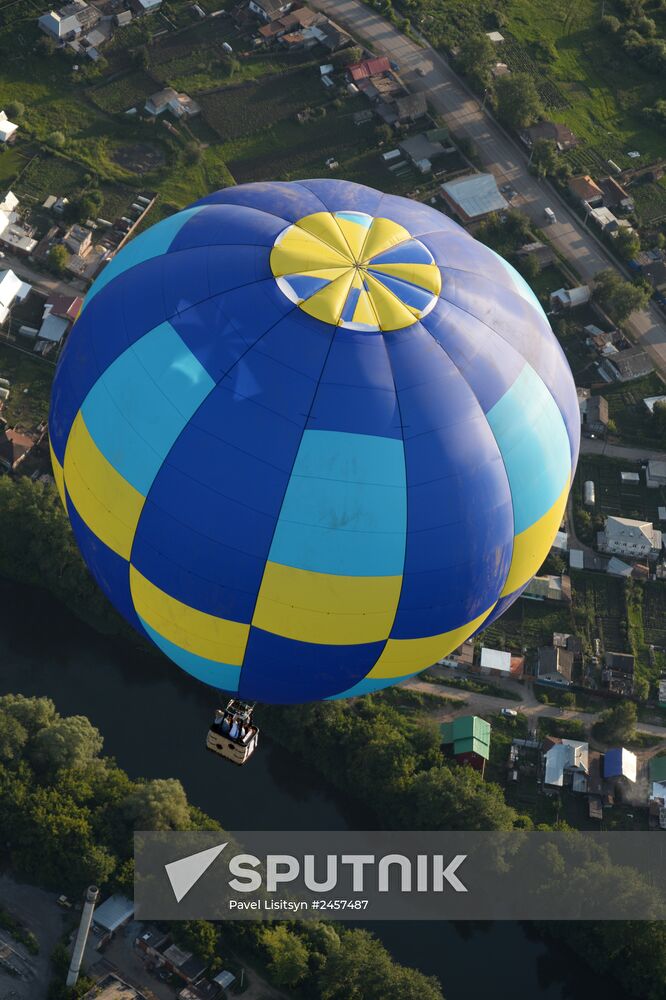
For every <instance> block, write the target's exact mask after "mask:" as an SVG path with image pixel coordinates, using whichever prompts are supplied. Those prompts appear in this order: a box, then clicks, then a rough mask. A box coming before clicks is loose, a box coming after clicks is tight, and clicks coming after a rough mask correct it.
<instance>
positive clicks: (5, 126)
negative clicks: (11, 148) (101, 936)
mask: <svg viewBox="0 0 666 1000" xmlns="http://www.w3.org/2000/svg"><path fill="white" fill-rule="evenodd" d="M17 131H18V125H16V123H15V122H10V120H9V118H8V117H7V115H6V113H5V111H4V110H3V111H0V142H3V143H7V144H9V143H10V142H14V140H15V138H16V133H17Z"/></svg>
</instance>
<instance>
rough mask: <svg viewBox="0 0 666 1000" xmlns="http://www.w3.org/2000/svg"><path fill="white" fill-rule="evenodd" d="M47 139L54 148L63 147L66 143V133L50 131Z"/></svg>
mask: <svg viewBox="0 0 666 1000" xmlns="http://www.w3.org/2000/svg"><path fill="white" fill-rule="evenodd" d="M46 141H47V143H48V145H49V146H51V147H52V148H53V149H62V148H63V146H64V145H65V133H64V132H49V134H48V135H47V137H46Z"/></svg>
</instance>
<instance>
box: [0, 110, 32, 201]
mask: <svg viewBox="0 0 666 1000" xmlns="http://www.w3.org/2000/svg"><path fill="white" fill-rule="evenodd" d="M0 110H1V109H0ZM27 162H28V158H27V157H26V155H25V153H23V151H22V150H21V148H20V147H18V146H3V148H2V151H1V152H0V188H7V187H9V186H10V185H11V183H12V181H13V180H14V178H15V177H16V175H17V174H18V173H19V172H20V171H21V170H23V168H24V167H25V165H26V163H27ZM2 193H3V194H4V191H3V192H2Z"/></svg>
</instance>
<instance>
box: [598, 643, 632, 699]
mask: <svg viewBox="0 0 666 1000" xmlns="http://www.w3.org/2000/svg"><path fill="white" fill-rule="evenodd" d="M601 683H602V684H603V686H604V687H606V688H608V690H609V691H612V692H613V693H614V694H622V695H625V696H630V695H631V694H633V691H634V657H633V656H632V655H631V654H630V653H612V652H608V653H606V654H605V656H604V666H603V669H602V671H601Z"/></svg>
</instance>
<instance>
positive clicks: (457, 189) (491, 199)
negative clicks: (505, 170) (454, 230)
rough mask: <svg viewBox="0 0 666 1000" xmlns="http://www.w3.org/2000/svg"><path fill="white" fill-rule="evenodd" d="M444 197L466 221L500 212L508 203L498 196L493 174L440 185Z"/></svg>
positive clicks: (478, 175)
mask: <svg viewBox="0 0 666 1000" xmlns="http://www.w3.org/2000/svg"><path fill="white" fill-rule="evenodd" d="M442 191H443V193H444V196H445V197H446V198H447V200H448V201H450V202H451V203H452V204H453V205H454V206H456V207H457V208H459V209H461V210H462V212H463V213H464V215H465V216H466V217H467V218H468V219H479V218H481V217H482V216H484V215H488V213H489V212H501V211H503V210H504V209H506V208H508V207H509V206H508V203H507V202H506V200H505V199H504V198H503V197H502V195H501V194H500V191H499V189H498V187H497V181H496V180H495V177H494V176H493V174H472V175H470V176H468V177H459V178H458V179H457V180H455V181H449V182H448V183H447V184H442Z"/></svg>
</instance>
